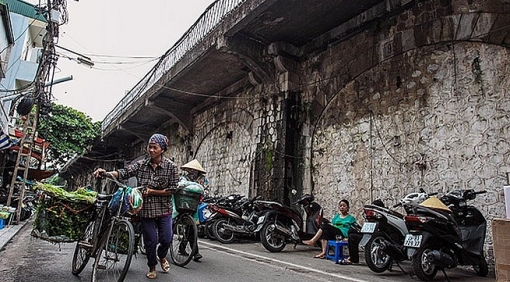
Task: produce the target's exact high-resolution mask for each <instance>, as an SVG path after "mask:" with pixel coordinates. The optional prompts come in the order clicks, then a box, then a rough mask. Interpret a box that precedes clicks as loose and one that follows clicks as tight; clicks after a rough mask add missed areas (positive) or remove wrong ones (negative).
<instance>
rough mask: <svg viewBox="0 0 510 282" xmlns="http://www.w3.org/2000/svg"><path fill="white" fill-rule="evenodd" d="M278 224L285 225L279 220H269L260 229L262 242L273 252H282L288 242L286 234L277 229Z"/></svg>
mask: <svg viewBox="0 0 510 282" xmlns="http://www.w3.org/2000/svg"><path fill="white" fill-rule="evenodd" d="M276 225H281V226H283V224H282V223H281V222H279V221H268V222H266V223H265V224H264V226H262V229H261V230H260V242H261V243H262V245H263V246H264V248H266V250H268V251H270V252H272V253H276V252H281V251H282V250H283V249H284V248H285V245H286V244H287V243H286V239H285V236H284V235H282V234H280V233H278V232H277V231H276Z"/></svg>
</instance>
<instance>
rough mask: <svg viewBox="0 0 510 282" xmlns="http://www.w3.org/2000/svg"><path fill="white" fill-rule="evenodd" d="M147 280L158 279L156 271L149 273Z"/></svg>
mask: <svg viewBox="0 0 510 282" xmlns="http://www.w3.org/2000/svg"><path fill="white" fill-rule="evenodd" d="M146 276H147V278H149V279H156V277H157V276H158V274H157V273H156V270H155V269H154V270H149V272H147V275H146Z"/></svg>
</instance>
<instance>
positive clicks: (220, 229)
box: [212, 218, 236, 244]
mask: <svg viewBox="0 0 510 282" xmlns="http://www.w3.org/2000/svg"><path fill="white" fill-rule="evenodd" d="M227 223H228V221H227V220H226V219H225V218H220V219H218V220H216V222H214V224H213V227H212V231H213V233H214V236H215V237H216V239H217V240H218V241H220V243H222V244H230V243H232V242H234V240H235V239H236V237H235V233H234V232H232V231H230V230H227V229H225V226H224V225H225V224H227Z"/></svg>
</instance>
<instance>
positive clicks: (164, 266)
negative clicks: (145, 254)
mask: <svg viewBox="0 0 510 282" xmlns="http://www.w3.org/2000/svg"><path fill="white" fill-rule="evenodd" d="M163 260H165V262H163ZM158 261H159V264H160V265H161V269H162V270H163V272H169V271H170V264H169V263H168V260H167V259H165V258H162V259H160V258H158Z"/></svg>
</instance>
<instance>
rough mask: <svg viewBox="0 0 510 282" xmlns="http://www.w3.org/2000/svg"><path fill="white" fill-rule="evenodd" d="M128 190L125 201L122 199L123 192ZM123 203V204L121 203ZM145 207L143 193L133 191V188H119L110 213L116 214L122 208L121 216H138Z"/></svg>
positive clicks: (114, 195) (112, 201)
mask: <svg viewBox="0 0 510 282" xmlns="http://www.w3.org/2000/svg"><path fill="white" fill-rule="evenodd" d="M124 189H126V192H125V194H124V199H122V194H123V193H122V192H123V190H124ZM121 202H122V203H121ZM142 205H143V197H142V193H141V192H140V190H139V189H133V188H131V187H126V188H119V189H118V190H117V191H116V192H115V193H114V194H113V197H112V199H111V200H110V202H109V203H108V208H109V209H110V212H112V213H116V212H117V209H119V206H120V214H121V215H124V214H125V213H126V212H128V213H129V214H136V213H137V212H138V211H140V209H141V208H142Z"/></svg>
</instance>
